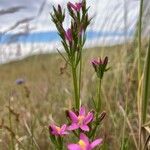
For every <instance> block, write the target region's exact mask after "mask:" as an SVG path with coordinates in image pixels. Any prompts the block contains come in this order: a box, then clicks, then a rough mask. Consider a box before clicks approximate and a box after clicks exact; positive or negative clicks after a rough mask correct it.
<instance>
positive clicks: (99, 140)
mask: <svg viewBox="0 0 150 150" xmlns="http://www.w3.org/2000/svg"><path fill="white" fill-rule="evenodd" d="M102 141H103V140H102V139H97V140H95V141H93V142H92V143H91V148H92V149H93V148H95V147H96V146H97V145H99V144H101V143H102Z"/></svg>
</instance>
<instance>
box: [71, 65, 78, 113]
mask: <svg viewBox="0 0 150 150" xmlns="http://www.w3.org/2000/svg"><path fill="white" fill-rule="evenodd" d="M71 67H72V76H73V85H74V99H75V108H76V109H77V110H79V107H80V100H79V95H78V80H77V71H76V67H74V65H73V63H72V65H71Z"/></svg>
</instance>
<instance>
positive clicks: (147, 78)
mask: <svg viewBox="0 0 150 150" xmlns="http://www.w3.org/2000/svg"><path fill="white" fill-rule="evenodd" d="M143 83H144V84H143V102H142V103H143V105H142V106H143V107H142V123H143V124H144V123H145V122H146V116H147V106H148V99H149V90H150V39H149V46H148V51H147V56H146V62H145V69H144V79H143Z"/></svg>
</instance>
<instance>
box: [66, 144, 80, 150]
mask: <svg viewBox="0 0 150 150" xmlns="http://www.w3.org/2000/svg"><path fill="white" fill-rule="evenodd" d="M67 148H68V150H81V149H80V146H79V145H78V144H69V145H68V146H67Z"/></svg>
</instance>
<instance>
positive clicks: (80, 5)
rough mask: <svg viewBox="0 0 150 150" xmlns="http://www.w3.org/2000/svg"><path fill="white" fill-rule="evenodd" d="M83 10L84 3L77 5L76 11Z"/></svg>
mask: <svg viewBox="0 0 150 150" xmlns="http://www.w3.org/2000/svg"><path fill="white" fill-rule="evenodd" d="M81 8H82V3H76V11H80V9H81Z"/></svg>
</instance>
